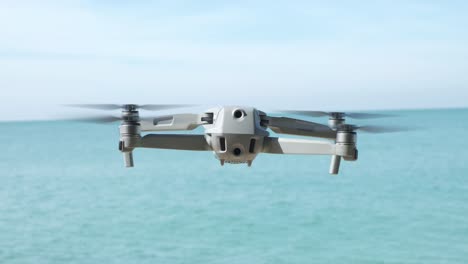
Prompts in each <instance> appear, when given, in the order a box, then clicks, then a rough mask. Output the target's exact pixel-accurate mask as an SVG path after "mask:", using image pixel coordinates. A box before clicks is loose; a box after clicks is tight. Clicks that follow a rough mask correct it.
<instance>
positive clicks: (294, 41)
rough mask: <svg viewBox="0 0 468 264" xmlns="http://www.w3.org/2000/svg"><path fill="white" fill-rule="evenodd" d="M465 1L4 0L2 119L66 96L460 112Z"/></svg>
mask: <svg viewBox="0 0 468 264" xmlns="http://www.w3.org/2000/svg"><path fill="white" fill-rule="evenodd" d="M467 13H468V2H467V1H458V0H450V1H440V0H437V1H435V0H425V1H420V0H406V1H402V0H396V1H379V0H374V1H366V0H363V1H333V0H332V1H306V0H304V1H282V0H279V1H263V0H259V1H242V0H240V1H179V0H174V1H150V0H141V1H120V0H115V1H111V0H104V1H102V0H101V1H97V0H96V1H92V0H82V1H80V0H42V1H32V0H1V1H0V89H1V90H0V91H1V98H2V99H3V100H2V103H1V104H0V110H1V111H2V113H3V116H2V117H1V118H0V119H2V120H31V119H49V118H55V117H57V116H60V115H68V114H73V113H74V112H73V111H76V110H70V109H69V108H64V107H63V106H62V105H63V104H71V103H161V104H165V103H195V104H202V105H203V106H205V105H206V106H207V107H208V106H215V105H222V104H236V105H237V104H238V105H251V106H255V107H258V108H260V109H310V110H379V109H411V108H444V107H466V106H468V103H467V102H468V16H467V15H466V14H467Z"/></svg>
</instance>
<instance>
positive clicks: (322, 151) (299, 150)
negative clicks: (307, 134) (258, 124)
mask: <svg viewBox="0 0 468 264" xmlns="http://www.w3.org/2000/svg"><path fill="white" fill-rule="evenodd" d="M263 152H264V153H270V154H304V155H336V154H337V148H336V145H335V144H333V143H329V142H324V141H313V140H306V139H293V138H276V137H267V138H265V141H264V143H263Z"/></svg>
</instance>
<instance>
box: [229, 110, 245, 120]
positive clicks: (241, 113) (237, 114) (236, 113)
mask: <svg viewBox="0 0 468 264" xmlns="http://www.w3.org/2000/svg"><path fill="white" fill-rule="evenodd" d="M232 115H233V116H234V117H235V118H237V119H239V118H242V117H244V111H242V110H240V109H237V110H235V111H234V113H233V114H232Z"/></svg>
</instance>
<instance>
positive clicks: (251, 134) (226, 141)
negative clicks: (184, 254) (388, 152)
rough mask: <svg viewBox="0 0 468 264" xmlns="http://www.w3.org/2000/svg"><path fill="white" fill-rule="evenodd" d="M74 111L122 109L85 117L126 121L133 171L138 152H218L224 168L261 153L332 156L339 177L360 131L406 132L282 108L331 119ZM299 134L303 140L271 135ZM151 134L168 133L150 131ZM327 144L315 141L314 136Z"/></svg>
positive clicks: (354, 153)
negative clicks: (114, 114) (183, 132)
mask: <svg viewBox="0 0 468 264" xmlns="http://www.w3.org/2000/svg"><path fill="white" fill-rule="evenodd" d="M68 106H73V107H82V108H91V109H99V110H121V115H120V116H112V115H103V116H98V117H91V118H86V119H80V120H81V121H88V122H95V123H110V122H117V121H120V122H121V124H120V126H119V131H120V140H119V150H120V151H121V152H122V153H123V157H124V163H125V166H126V167H133V166H134V162H133V151H134V150H135V149H137V148H155V149H174V150H191V151H212V152H214V154H215V157H216V158H217V159H218V160H219V161H220V164H221V165H224V164H225V163H230V164H247V165H248V166H249V167H250V166H251V165H252V162H253V161H254V160H255V158H256V157H257V155H258V154H261V153H262V154H263V153H268V154H302V155H330V156H331V164H330V170H329V173H330V174H338V172H339V168H340V163H341V160H342V159H343V160H345V161H356V160H357V159H358V149H357V147H356V140H357V131H363V132H369V133H382V132H397V131H400V130H401V129H398V128H392V127H381V126H357V125H351V124H347V123H345V121H346V118H354V119H367V118H378V117H387V116H388V115H384V114H369V113H345V112H324V111H298V110H282V111H281V113H284V114H288V115H295V116H297V115H300V116H309V117H328V124H326V125H325V124H320V123H314V122H310V121H307V120H302V119H296V118H293V117H284V116H276V115H268V114H267V113H265V112H263V111H260V110H258V109H256V108H254V107H245V106H220V107H215V108H211V109H208V110H206V111H204V112H202V113H198V114H193V113H189V114H172V115H163V116H156V117H150V118H148V117H145V118H143V117H140V114H139V111H140V110H151V111H160V110H167V109H173V108H179V107H189V106H191V105H169V104H163V105H161V104H156V105H155V104H145V105H137V104H77V105H68ZM200 126H202V127H203V128H204V133H203V134H170V133H167V132H170V131H190V130H194V129H196V128H197V127H200ZM269 130H271V131H273V132H275V133H276V134H287V135H295V136H299V137H300V138H288V137H275V136H270V131H269ZM146 132H166V133H150V134H145V135H142V133H146ZM310 137H312V138H319V139H322V140H310V139H308V138H310Z"/></svg>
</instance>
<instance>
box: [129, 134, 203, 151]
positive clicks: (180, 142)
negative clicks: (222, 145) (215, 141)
mask: <svg viewBox="0 0 468 264" xmlns="http://www.w3.org/2000/svg"><path fill="white" fill-rule="evenodd" d="M138 147H140V148H159V149H179V150H198V151H204V150H211V148H210V146H209V145H208V143H207V141H206V139H205V136H204V135H164V134H149V135H146V136H144V137H142V138H141V140H140V144H139V145H138Z"/></svg>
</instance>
